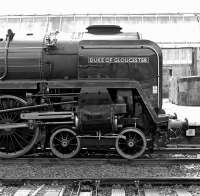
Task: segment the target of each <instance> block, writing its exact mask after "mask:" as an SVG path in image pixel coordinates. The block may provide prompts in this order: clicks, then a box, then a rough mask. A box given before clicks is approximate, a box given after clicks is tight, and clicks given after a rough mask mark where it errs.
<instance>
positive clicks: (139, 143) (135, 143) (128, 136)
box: [115, 127, 147, 159]
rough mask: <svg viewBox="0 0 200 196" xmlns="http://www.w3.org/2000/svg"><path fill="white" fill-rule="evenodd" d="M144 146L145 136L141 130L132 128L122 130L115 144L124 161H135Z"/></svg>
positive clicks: (145, 144) (143, 149)
mask: <svg viewBox="0 0 200 196" xmlns="http://www.w3.org/2000/svg"><path fill="white" fill-rule="evenodd" d="M146 146H147V143H146V138H145V135H144V134H143V132H142V131H141V130H139V129H137V128H134V127H128V128H125V129H124V130H122V132H121V133H120V136H119V137H118V138H117V139H116V143H115V147H116V150H117V152H118V153H119V154H120V155H121V156H122V157H123V158H126V159H135V158H137V157H139V156H141V155H142V154H143V153H144V151H145V149H146Z"/></svg>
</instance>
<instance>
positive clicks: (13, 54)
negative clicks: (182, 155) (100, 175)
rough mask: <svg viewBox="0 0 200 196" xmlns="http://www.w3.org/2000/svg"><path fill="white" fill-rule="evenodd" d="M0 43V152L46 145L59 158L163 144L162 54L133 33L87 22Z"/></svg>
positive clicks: (128, 153)
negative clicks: (78, 29)
mask: <svg viewBox="0 0 200 196" xmlns="http://www.w3.org/2000/svg"><path fill="white" fill-rule="evenodd" d="M87 30H88V32H86V33H72V34H62V33H59V32H55V33H51V34H49V35H46V36H45V37H44V38H43V39H38V38H37V37H36V36H35V35H34V34H27V35H26V36H24V37H23V38H22V39H21V38H19V37H18V35H17V34H16V35H15V34H14V33H13V32H12V30H10V29H9V30H8V33H7V36H6V39H1V42H0V157H1V158H14V157H19V156H22V155H24V154H25V153H27V152H28V151H30V149H32V148H33V147H34V148H37V147H38V148H39V147H40V148H42V149H45V148H50V149H51V150H52V152H53V153H54V154H55V155H56V156H57V157H60V158H72V157H73V156H75V155H77V154H78V152H79V151H80V150H81V149H94V150H95V149H96V150H98V149H104V150H109V149H116V151H117V152H118V153H119V154H120V155H121V156H122V157H124V158H127V159H134V158H137V157H139V156H141V155H142V154H143V153H144V152H145V150H146V149H149V150H153V149H154V147H155V146H156V147H157V146H159V145H160V144H162V145H163V144H164V143H165V142H166V140H167V134H168V128H169V126H170V121H169V118H168V116H166V115H164V114H162V113H163V112H162V53H161V49H160V48H159V47H158V45H157V44H155V43H154V42H152V41H148V40H142V39H140V38H139V36H138V34H137V33H135V34H134V33H122V32H121V28H120V27H119V26H114V25H110V26H107V25H101V26H97V25H93V26H89V27H88V28H87Z"/></svg>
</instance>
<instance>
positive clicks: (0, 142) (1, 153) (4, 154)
mask: <svg viewBox="0 0 200 196" xmlns="http://www.w3.org/2000/svg"><path fill="white" fill-rule="evenodd" d="M25 105H26V101H24V100H23V99H21V98H19V97H16V96H12V95H2V96H0V111H1V110H5V109H10V108H18V107H23V106H25ZM19 122H22V120H21V119H20V111H9V112H3V113H0V124H9V123H19ZM38 135H39V130H38V129H36V130H35V129H34V130H30V129H28V128H3V129H1V127H0V158H16V157H19V156H22V155H24V154H25V153H27V152H28V151H29V150H30V149H31V148H32V147H33V145H34V144H35V143H36V141H37V138H38Z"/></svg>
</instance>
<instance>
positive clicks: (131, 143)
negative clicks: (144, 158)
mask: <svg viewBox="0 0 200 196" xmlns="http://www.w3.org/2000/svg"><path fill="white" fill-rule="evenodd" d="M127 144H128V146H129V147H130V148H132V147H134V145H135V143H134V140H132V139H130V140H129V141H128V143H127Z"/></svg>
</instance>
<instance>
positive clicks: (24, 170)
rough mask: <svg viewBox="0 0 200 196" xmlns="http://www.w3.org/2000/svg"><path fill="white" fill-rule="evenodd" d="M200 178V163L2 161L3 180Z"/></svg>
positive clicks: (0, 172) (0, 166) (1, 177)
mask: <svg viewBox="0 0 200 196" xmlns="http://www.w3.org/2000/svg"><path fill="white" fill-rule="evenodd" d="M140 177H200V164H185V165H183V164H181V165H180V164H174V165H171V164H169V165H160V166H159V165H131V164H128V163H120V164H119V163H106V164H103V165H100V164H97V165H96V164H95V165H94V164H92V163H88V164H84V165H81V164H80V165H79V164H77V163H76V164H69V165H61V164H59V165H53V164H52V165H42V164H41V165H39V164H36V165H34V164H16V165H14V164H12V165H11V164H10V165H4V164H3V163H0V179H29V178H33V179H101V178H104V179H105V178H140Z"/></svg>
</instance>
